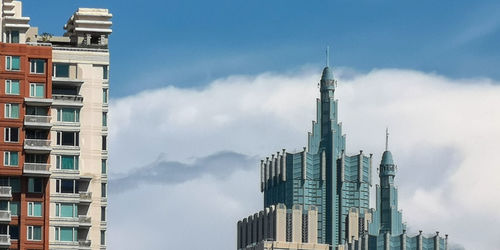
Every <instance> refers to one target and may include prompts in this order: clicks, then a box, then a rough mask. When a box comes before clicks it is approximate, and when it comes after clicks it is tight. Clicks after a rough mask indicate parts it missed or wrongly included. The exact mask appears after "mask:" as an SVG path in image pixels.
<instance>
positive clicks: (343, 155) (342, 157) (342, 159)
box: [340, 150, 345, 182]
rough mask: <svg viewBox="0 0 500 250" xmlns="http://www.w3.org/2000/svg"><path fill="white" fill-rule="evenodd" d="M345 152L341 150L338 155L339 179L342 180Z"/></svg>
mask: <svg viewBox="0 0 500 250" xmlns="http://www.w3.org/2000/svg"><path fill="white" fill-rule="evenodd" d="M344 171H345V153H344V150H342V154H341V155H340V181H341V182H344V175H345V172H344Z"/></svg>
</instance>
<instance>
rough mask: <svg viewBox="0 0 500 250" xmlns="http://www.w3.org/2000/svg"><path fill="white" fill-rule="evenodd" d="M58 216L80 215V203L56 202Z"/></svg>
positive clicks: (74, 216)
mask: <svg viewBox="0 0 500 250" xmlns="http://www.w3.org/2000/svg"><path fill="white" fill-rule="evenodd" d="M59 210H60V211H59ZM56 216H58V217H66V218H76V217H78V205H77V204H72V203H60V204H59V203H58V204H56Z"/></svg>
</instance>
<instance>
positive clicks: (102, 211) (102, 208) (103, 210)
mask: <svg viewBox="0 0 500 250" xmlns="http://www.w3.org/2000/svg"><path fill="white" fill-rule="evenodd" d="M101 221H106V207H101Z"/></svg>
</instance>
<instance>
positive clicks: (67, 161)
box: [61, 155, 75, 169]
mask: <svg viewBox="0 0 500 250" xmlns="http://www.w3.org/2000/svg"><path fill="white" fill-rule="evenodd" d="M61 162H62V165H61V168H62V169H75V164H74V163H75V157H74V156H72V155H63V156H61Z"/></svg>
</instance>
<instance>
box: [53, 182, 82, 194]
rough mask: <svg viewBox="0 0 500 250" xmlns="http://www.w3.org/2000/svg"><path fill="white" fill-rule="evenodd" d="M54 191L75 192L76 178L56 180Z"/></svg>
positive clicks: (76, 191) (76, 189) (76, 186)
mask: <svg viewBox="0 0 500 250" xmlns="http://www.w3.org/2000/svg"><path fill="white" fill-rule="evenodd" d="M56 193H64V194H77V193H78V181H76V180H65V179H59V180H56Z"/></svg>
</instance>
